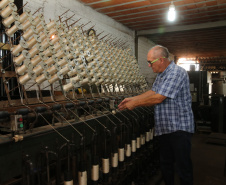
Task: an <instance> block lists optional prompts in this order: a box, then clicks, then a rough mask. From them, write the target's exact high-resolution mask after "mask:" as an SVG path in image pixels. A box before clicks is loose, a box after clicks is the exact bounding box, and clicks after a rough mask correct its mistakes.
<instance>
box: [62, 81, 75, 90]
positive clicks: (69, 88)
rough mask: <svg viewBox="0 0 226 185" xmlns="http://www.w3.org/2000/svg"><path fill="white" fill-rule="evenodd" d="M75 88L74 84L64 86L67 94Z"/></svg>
mask: <svg viewBox="0 0 226 185" xmlns="http://www.w3.org/2000/svg"><path fill="white" fill-rule="evenodd" d="M73 87H74V86H73V84H72V83H71V82H70V83H68V84H66V85H64V86H63V90H64V91H65V92H68V91H70V90H71V89H72V88H73Z"/></svg>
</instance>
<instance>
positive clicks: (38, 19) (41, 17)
mask: <svg viewBox="0 0 226 185" xmlns="http://www.w3.org/2000/svg"><path fill="white" fill-rule="evenodd" d="M41 21H44V16H43V14H38V15H37V16H36V17H35V19H34V25H35V26H37V25H38V24H39V23H40V22H41Z"/></svg>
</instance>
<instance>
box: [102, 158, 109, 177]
mask: <svg viewBox="0 0 226 185" xmlns="http://www.w3.org/2000/svg"><path fill="white" fill-rule="evenodd" d="M102 168H103V173H105V174H106V173H109V171H110V165H109V159H104V158H102Z"/></svg>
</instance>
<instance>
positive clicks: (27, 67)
mask: <svg viewBox="0 0 226 185" xmlns="http://www.w3.org/2000/svg"><path fill="white" fill-rule="evenodd" d="M32 69H33V65H32V64H31V62H30V60H29V59H25V60H24V64H23V65H22V66H20V67H17V68H16V73H17V74H19V75H23V74H24V73H25V72H26V71H31V70H32Z"/></svg>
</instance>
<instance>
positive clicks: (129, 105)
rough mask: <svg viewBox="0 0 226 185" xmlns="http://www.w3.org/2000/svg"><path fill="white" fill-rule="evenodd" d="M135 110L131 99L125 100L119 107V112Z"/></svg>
mask: <svg viewBox="0 0 226 185" xmlns="http://www.w3.org/2000/svg"><path fill="white" fill-rule="evenodd" d="M134 108H135V100H134V98H133V97H131V98H125V99H124V100H123V101H122V102H121V103H120V104H119V105H118V109H119V110H124V109H129V110H133V109H134Z"/></svg>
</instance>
